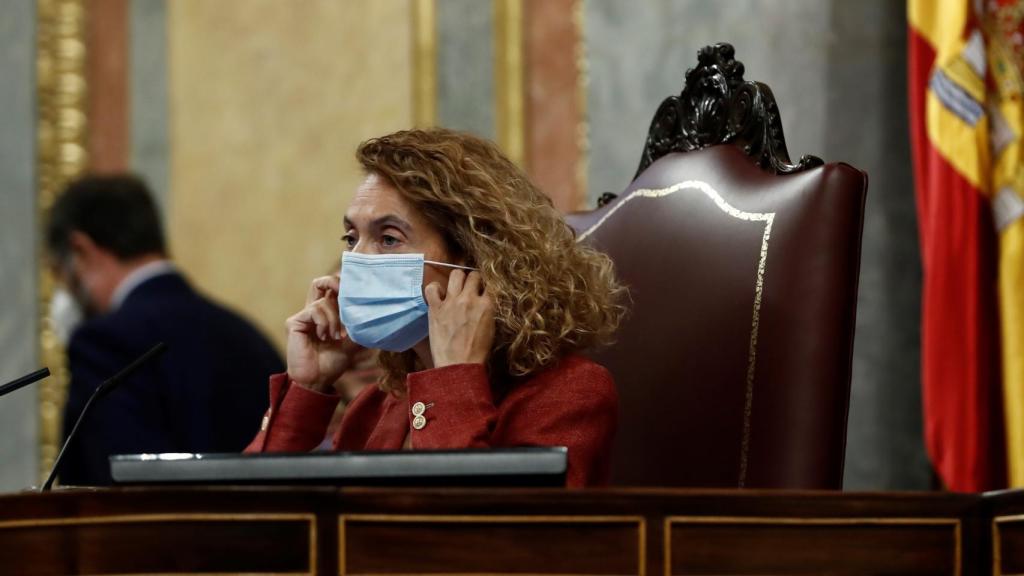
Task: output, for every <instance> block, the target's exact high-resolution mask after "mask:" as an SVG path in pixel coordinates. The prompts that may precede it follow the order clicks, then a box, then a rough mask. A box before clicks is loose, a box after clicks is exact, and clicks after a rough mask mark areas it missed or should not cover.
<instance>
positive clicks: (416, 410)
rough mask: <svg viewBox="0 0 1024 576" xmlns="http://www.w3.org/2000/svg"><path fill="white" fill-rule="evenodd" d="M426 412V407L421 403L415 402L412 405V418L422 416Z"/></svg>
mask: <svg viewBox="0 0 1024 576" xmlns="http://www.w3.org/2000/svg"><path fill="white" fill-rule="evenodd" d="M426 411H427V405H426V404H424V403H423V402H417V403H415V404H413V405H412V415H413V416H423V413H424V412H426Z"/></svg>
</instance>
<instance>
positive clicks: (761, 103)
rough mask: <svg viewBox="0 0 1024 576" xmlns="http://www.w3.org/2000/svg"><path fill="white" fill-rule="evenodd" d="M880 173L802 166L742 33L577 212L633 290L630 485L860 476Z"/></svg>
mask: <svg viewBox="0 0 1024 576" xmlns="http://www.w3.org/2000/svg"><path fill="white" fill-rule="evenodd" d="M866 192H867V175H866V174H865V173H864V172H862V171H860V170H857V169H856V168H853V167H852V166H849V165H847V164H842V163H834V164H825V163H824V162H823V161H822V160H821V159H819V158H817V157H814V156H804V157H802V158H801V159H800V160H799V161H798V162H797V163H795V164H794V163H792V162H791V161H790V159H789V154H788V152H787V150H786V143H785V138H784V135H783V131H782V121H781V119H780V117H779V111H778V107H777V106H776V103H775V98H774V96H773V95H772V92H771V90H770V89H769V88H768V86H766V85H764V84H761V83H759V82H752V81H746V80H744V78H743V64H741V63H740V62H738V61H736V60H735V59H734V50H733V48H732V46H730V45H728V44H717V45H714V46H708V47H705V48H703V49H701V50H700V52H699V54H698V63H697V66H696V67H695V68H692V69H690V70H688V71H687V73H686V81H685V86H684V88H683V90H682V93H681V94H679V95H678V96H671V97H669V98H666V99H665V100H664V101H663V102H662V104H661V105H660V106H659V108H658V110H657V113H656V114H655V116H654V120H653V121H652V122H651V127H650V132H649V135H648V138H647V142H646V145H645V146H644V150H643V154H642V156H641V159H640V165H639V168H638V169H637V173H636V176H635V178H634V180H633V182H632V183H631V184H630V185H629V187H627V189H626V190H625V191H624V192H623V193H622V194H621V195H619V196H618V197H615V196H612V195H606V196H605V197H604V201H603V203H602V205H600V206H599V208H598V209H597V210H594V211H591V212H583V213H576V214H572V215H570V216H569V221H570V224H572V225H573V227H574V228H575V229H576V230H577V231H578V234H579V236H578V238H579V240H580V241H582V242H589V243H591V244H592V245H593V246H595V247H596V248H598V249H599V250H602V251H604V252H606V253H607V254H609V256H611V258H612V259H613V260H614V262H615V265H616V269H617V273H618V274H619V276H620V279H621V281H622V282H623V283H624V284H625V285H626V286H627V288H628V290H629V293H630V299H631V302H630V304H629V305H630V308H631V311H630V314H629V315H628V317H627V319H626V320H625V322H624V323H623V325H622V327H621V328H620V330H619V333H618V334H617V341H616V343H615V344H614V345H613V346H611V347H610V348H608V349H605V350H601V351H598V352H596V353H595V358H596V359H597V360H598V361H599V362H601V363H602V364H604V365H605V366H606V367H608V369H609V370H611V372H612V373H613V374H614V376H615V380H616V382H617V385H618V388H619V394H620V400H621V412H620V416H621V420H620V425H619V432H618V435H617V438H616V445H615V449H614V454H613V473H612V481H613V482H614V483H616V484H631V485H644V484H646V485H669V486H672V485H675V486H709V487H764V488H821V489H833V488H840V487H841V486H842V472H843V458H844V453H845V442H846V419H847V409H848V406H849V397H850V376H851V364H852V351H853V336H854V323H855V315H856V301H857V284H858V273H859V269H860V245H861V232H862V229H863V217H864V201H865V196H866Z"/></svg>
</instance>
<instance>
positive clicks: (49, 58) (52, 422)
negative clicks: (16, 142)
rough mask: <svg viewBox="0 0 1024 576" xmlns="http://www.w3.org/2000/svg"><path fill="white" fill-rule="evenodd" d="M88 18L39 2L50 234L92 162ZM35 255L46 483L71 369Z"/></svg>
mask: <svg viewBox="0 0 1024 576" xmlns="http://www.w3.org/2000/svg"><path fill="white" fill-rule="evenodd" d="M86 17H87V14H86V8H85V2H84V0H37V2H36V102H37V104H36V106H37V115H38V117H37V122H36V146H37V151H36V153H37V166H36V182H37V186H38V188H37V203H36V206H37V210H38V212H37V214H38V217H37V222H38V226H37V230H45V229H46V228H45V226H46V217H47V213H48V212H49V209H50V207H51V206H53V202H54V200H55V199H56V197H57V195H58V194H59V193H60V191H61V189H62V188H63V187H64V185H65V184H66V183H67V182H68V181H69V180H70V179H72V178H74V177H75V176H77V175H78V174H80V173H81V172H83V171H84V170H85V167H86V164H87V160H88V153H87V150H86V145H85V142H86V140H85V139H86V131H87V129H88V125H87V117H86V99H87V97H88V85H87V82H86V75H85V57H86V50H87V47H86V42H85V19H86ZM39 236H40V237H42V236H43V234H40V235H39ZM37 250H38V252H37V261H38V270H37V276H38V279H39V291H38V300H37V303H38V306H39V309H38V310H39V315H38V317H39V327H40V330H39V361H40V364H42V365H43V366H47V367H49V368H50V372H51V376H50V378H47V379H45V380H43V381H42V382H41V383H40V385H39V477H40V479H43V478H46V475H47V473H48V472H49V469H50V467H51V466H52V465H53V460H54V458H56V456H57V450H58V448H59V447H60V443H61V419H62V416H63V414H62V413H63V410H64V402H65V400H66V399H67V386H68V370H67V358H66V356H65V353H64V349H63V347H62V346H61V345H60V343H59V342H58V341H57V338H56V335H55V334H54V331H53V327H52V326H51V325H50V323H49V319H48V317H47V308H48V304H49V301H50V297H51V295H52V294H53V288H54V279H53V277H52V274H51V273H50V270H49V267H48V266H47V264H46V257H45V253H44V249H43V242H42V241H40V242H39V244H38V246H37Z"/></svg>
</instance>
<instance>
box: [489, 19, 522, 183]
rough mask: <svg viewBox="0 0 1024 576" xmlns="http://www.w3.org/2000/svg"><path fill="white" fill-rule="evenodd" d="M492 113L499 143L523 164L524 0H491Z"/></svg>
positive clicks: (518, 162) (516, 161) (509, 155)
mask: <svg viewBox="0 0 1024 576" xmlns="http://www.w3.org/2000/svg"><path fill="white" fill-rule="evenodd" d="M493 6H494V112H495V121H496V124H497V126H496V127H495V128H496V133H497V136H498V145H499V146H501V149H502V150H504V152H505V154H506V155H507V156H508V157H509V159H510V160H512V161H513V162H515V163H516V164H517V165H518V166H520V167H522V166H523V163H524V161H525V160H526V102H525V98H526V93H525V76H526V74H525V59H524V58H525V57H524V54H523V1H522V0H493Z"/></svg>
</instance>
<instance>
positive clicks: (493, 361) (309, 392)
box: [247, 128, 623, 486]
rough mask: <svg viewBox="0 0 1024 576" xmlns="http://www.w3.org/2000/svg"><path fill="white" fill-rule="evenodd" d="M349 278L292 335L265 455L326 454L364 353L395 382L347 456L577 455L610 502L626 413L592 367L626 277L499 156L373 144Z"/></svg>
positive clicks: (417, 140) (362, 149)
mask: <svg viewBox="0 0 1024 576" xmlns="http://www.w3.org/2000/svg"><path fill="white" fill-rule="evenodd" d="M356 157H357V159H358V160H359V162H360V164H361V165H362V167H363V169H364V170H365V171H366V174H367V176H366V179H365V181H364V182H363V183H362V185H360V187H359V189H358V190H357V191H356V194H355V197H354V198H353V200H352V203H351V205H350V206H349V209H348V212H347V213H346V215H345V219H344V226H345V234H344V236H343V237H342V240H343V242H344V250H345V252H344V254H343V256H342V265H341V275H340V278H339V277H336V276H326V277H323V278H318V279H316V280H314V281H313V283H312V285H311V286H310V289H309V293H308V296H307V300H306V306H305V308H303V309H302V310H301V311H299V312H298V313H297V314H295V315H294V316H292V317H291V318H289V319H288V320H287V322H286V325H287V329H288V346H287V358H288V372H287V374H281V375H277V376H274V377H272V378H271V381H270V409H269V410H268V411H267V414H266V416H265V417H264V419H263V426H262V430H261V431H260V433H259V434H258V435H257V436H256V438H255V439H254V440H253V442H252V443H251V444H250V446H249V448H248V449H247V451H250V452H259V451H303V450H310V449H312V448H314V447H316V446H317V444H318V443H319V442H320V440H321V439H322V438H323V437H324V431H325V429H326V427H327V424H328V422H329V421H330V418H331V414H332V412H333V411H334V408H335V406H336V405H337V403H338V397H337V396H335V395H333V394H332V392H333V390H332V388H331V386H332V384H333V383H334V382H335V381H336V380H337V379H338V377H339V376H340V375H341V374H342V373H344V372H345V371H346V370H347V369H348V368H349V364H350V363H351V359H352V358H353V357H354V356H355V355H356V353H357V352H358V351H359V350H360V349H361V348H363V347H366V348H373V349H378V350H380V353H379V364H380V366H381V368H382V377H381V381H380V383H379V385H378V386H371V387H367V388H366V389H365V390H364V391H363V392H362V393H361V394H360V395H359V396H358V397H357V398H356V399H355V400H353V402H352V403H351V405H350V406H349V407H348V409H347V410H346V413H345V416H344V419H343V420H342V422H341V425H340V427H339V429H338V432H337V434H336V435H335V437H334V441H333V446H334V448H335V449H336V450H399V449H403V448H404V449H456V448H479V447H511V446H567V447H568V449H569V469H568V477H567V482H568V484H569V485H570V486H587V485H594V484H604V483H607V480H608V469H609V462H608V460H609V454H610V451H611V442H612V437H613V435H614V432H615V425H616V420H617V408H618V398H617V395H616V392H615V386H614V383H613V382H612V378H611V376H610V375H609V373H608V372H607V371H606V370H605V369H604V368H602V367H601V366H599V365H597V364H595V363H594V362H592V361H590V360H588V359H586V358H584V357H583V356H581V355H580V353H581V352H584V351H586V350H589V349H593V348H594V347H597V346H600V345H602V344H604V343H606V342H607V341H608V340H609V339H610V337H611V335H612V333H613V332H614V330H615V328H616V327H617V325H618V322H619V319H620V317H621V316H622V313H623V307H622V306H621V305H620V303H619V301H620V298H621V296H622V292H623V289H622V288H621V287H620V286H619V285H618V284H617V282H616V280H615V277H614V273H613V270H612V263H611V261H610V260H609V259H608V258H607V257H606V256H604V255H602V254H600V253H598V252H596V251H594V250H592V249H590V248H587V247H585V246H583V245H580V244H578V243H577V242H576V237H575V234H574V233H573V231H572V229H571V228H570V227H569V226H568V225H567V224H566V223H565V221H564V220H563V219H562V217H561V215H560V214H559V213H558V211H557V210H555V208H554V206H553V205H552V203H551V201H550V200H549V199H548V198H547V197H546V196H545V195H544V194H542V193H541V192H540V191H539V190H538V189H537V188H536V187H535V186H534V185H533V184H532V183H530V181H529V180H528V179H527V177H526V175H525V174H524V173H523V172H522V170H520V169H519V168H517V167H516V166H515V165H514V164H513V163H512V162H511V161H509V160H508V159H507V158H505V157H504V156H503V155H502V154H501V153H500V152H499V151H498V149H497V148H496V147H495V146H494V145H493V144H492V143H490V142H487V141H485V140H482V139H479V138H476V137H473V136H470V135H468V134H464V133H459V132H454V131H450V130H445V129H438V128H435V129H429V130H409V131H403V132H397V133H394V134H390V135H387V136H383V137H380V138H374V139H371V140H368V141H366V142H363V143H362V144H361V145H360V146H359V149H358V151H357V152H356Z"/></svg>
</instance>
